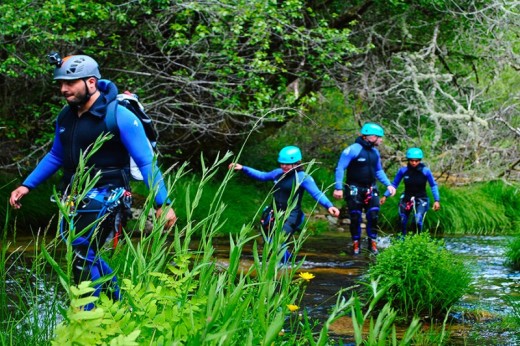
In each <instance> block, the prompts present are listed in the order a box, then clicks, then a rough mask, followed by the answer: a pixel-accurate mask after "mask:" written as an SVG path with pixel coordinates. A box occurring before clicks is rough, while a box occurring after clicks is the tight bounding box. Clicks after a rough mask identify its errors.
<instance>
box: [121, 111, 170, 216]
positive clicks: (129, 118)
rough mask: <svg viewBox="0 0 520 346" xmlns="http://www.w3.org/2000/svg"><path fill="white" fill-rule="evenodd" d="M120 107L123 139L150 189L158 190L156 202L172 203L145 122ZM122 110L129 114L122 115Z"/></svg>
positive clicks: (159, 204) (159, 203)
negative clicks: (144, 126) (146, 131)
mask: <svg viewBox="0 0 520 346" xmlns="http://www.w3.org/2000/svg"><path fill="white" fill-rule="evenodd" d="M118 107H119V108H118V109H117V112H118V116H117V126H118V128H119V133H120V134H121V141H122V142H123V145H124V146H125V147H126V149H127V150H128V153H129V154H130V156H131V157H132V158H133V159H134V161H135V163H136V164H137V166H138V167H139V170H140V171H141V174H142V175H143V177H144V183H145V184H146V186H147V187H148V189H150V190H151V189H153V190H155V191H156V196H155V203H156V204H157V205H158V206H162V205H163V204H164V203H171V201H170V200H169V199H168V189H167V188H166V185H165V183H164V179H163V175H162V173H161V170H160V169H159V167H158V166H157V162H156V160H154V153H153V150H152V148H151V147H150V144H149V142H148V138H147V137H146V133H145V132H144V128H143V124H141V121H140V120H139V119H137V117H136V116H135V115H134V114H133V113H132V112H130V111H129V110H128V109H126V108H124V107H122V106H118ZM122 112H126V113H128V114H125V115H124V116H121V113H122Z"/></svg>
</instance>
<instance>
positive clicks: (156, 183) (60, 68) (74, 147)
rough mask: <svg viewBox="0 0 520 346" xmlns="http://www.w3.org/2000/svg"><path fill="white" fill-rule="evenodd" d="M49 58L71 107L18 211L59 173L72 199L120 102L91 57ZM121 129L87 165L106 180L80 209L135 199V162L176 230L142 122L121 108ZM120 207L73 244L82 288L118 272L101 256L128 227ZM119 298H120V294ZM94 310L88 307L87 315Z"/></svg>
mask: <svg viewBox="0 0 520 346" xmlns="http://www.w3.org/2000/svg"><path fill="white" fill-rule="evenodd" d="M48 58H49V61H50V62H51V63H52V64H53V65H54V66H55V68H54V79H55V80H56V81H58V83H59V87H60V92H61V95H62V96H63V97H64V98H65V100H66V101H67V105H66V106H65V107H64V108H63V109H62V111H61V112H60V114H59V115H58V119H57V121H56V127H55V136H54V142H53V145H52V148H51V150H50V151H49V152H48V153H47V154H46V155H45V157H44V158H43V159H42V160H41V161H40V163H39V164H38V165H37V166H36V168H35V169H34V170H33V171H32V172H31V173H30V174H29V176H28V177H27V178H26V179H25V180H24V182H23V183H22V185H21V186H19V187H18V188H16V189H15V190H14V191H13V192H12V193H11V197H10V200H9V202H10V204H11V206H12V207H13V208H15V209H18V208H20V207H21V203H20V200H21V199H22V198H23V197H24V196H25V195H27V194H28V193H29V192H30V191H31V190H32V189H34V188H36V187H37V186H38V185H39V184H41V183H42V182H43V181H45V180H46V179H48V178H49V177H50V176H52V175H53V174H54V173H56V172H57V171H58V170H59V169H62V171H63V179H62V185H63V186H62V191H63V193H64V194H67V190H68V187H69V185H70V183H71V181H72V179H73V177H74V174H75V173H76V170H77V167H78V164H79V162H80V160H81V155H82V153H85V152H86V151H87V150H88V149H89V147H90V146H91V145H92V144H93V143H94V142H95V141H96V139H98V138H99V137H100V136H102V135H103V134H104V133H108V132H110V131H109V130H108V128H107V124H106V123H105V120H104V118H105V115H106V112H107V106H108V105H109V104H110V103H111V102H113V101H114V100H116V96H117V94H118V90H117V87H116V86H115V85H114V84H113V83H105V85H109V87H108V88H106V89H105V90H102V88H100V87H99V85H100V84H101V83H100V79H101V74H100V72H99V66H98V64H97V62H96V61H95V60H94V59H92V58H91V57H90V56H87V55H82V54H79V55H71V56H67V57H65V58H63V59H62V58H61V57H60V56H59V54H57V53H51V54H49V56H48ZM105 82H106V81H105ZM117 126H118V128H119V134H118V135H114V136H113V137H112V138H111V139H110V140H108V141H106V142H104V143H103V145H102V146H101V147H100V149H99V150H98V151H97V152H96V153H94V154H93V155H92V156H91V157H90V158H89V161H88V162H87V167H88V168H92V172H93V173H97V172H99V173H100V179H99V181H98V182H97V184H96V186H95V187H94V189H92V190H91V191H89V193H88V196H89V198H88V202H87V201H86V200H87V198H86V199H85V200H83V201H76V203H77V204H78V206H77V208H76V209H78V210H79V209H80V204H81V207H83V208H86V209H91V208H92V207H93V205H96V207H99V206H106V203H107V200H109V198H112V197H113V196H115V193H116V191H124V193H123V192H120V196H123V195H124V194H125V193H128V194H129V191H130V184H129V180H130V178H129V162H130V156H131V157H132V158H133V159H134V160H135V161H136V163H137V165H138V166H139V169H140V171H141V173H142V175H143V177H145V179H144V181H145V183H146V184H147V186H148V188H150V189H153V190H154V191H157V194H156V197H155V203H156V206H157V211H156V215H157V217H159V216H161V214H163V213H166V214H165V220H166V221H165V227H166V228H170V227H172V226H173V225H174V223H175V221H176V215H175V212H174V210H173V209H172V208H171V207H170V206H169V204H170V199H169V198H168V190H167V188H166V186H165V184H164V181H163V177H162V174H161V172H160V170H159V169H158V167H157V165H156V163H155V160H154V154H153V152H152V149H151V148H150V147H149V145H148V144H147V143H148V140H147V137H146V134H145V132H144V129H143V126H142V124H141V122H140V121H139V120H138V119H137V117H136V116H135V115H134V114H133V113H132V112H130V111H129V110H127V109H126V108H125V107H123V106H119V105H118V106H117ZM146 177H147V178H146ZM118 196H119V195H118ZM96 201H97V204H96ZM122 204H123V203H121V205H122ZM118 205H119V201H118V200H117V199H114V206H118ZM114 206H110V207H108V208H106V210H108V211H110V212H109V213H108V216H107V217H105V218H103V219H102V220H103V221H102V222H100V224H99V225H98V230H96V231H95V232H94V231H92V232H87V233H86V235H84V236H83V237H79V238H82V239H76V240H74V242H73V244H72V245H73V248H74V252H75V260H74V268H73V273H74V279H75V281H76V283H79V282H81V281H84V280H91V281H95V280H96V279H98V278H100V277H102V276H104V275H108V274H111V272H112V270H111V268H110V267H109V266H108V264H107V263H106V262H104V261H103V260H102V259H101V258H100V256H99V255H98V250H99V248H100V247H101V246H102V245H103V244H104V243H105V241H106V240H107V239H108V238H109V237H110V236H111V235H112V234H113V233H114V231H115V229H114V228H120V227H122V225H121V223H122V222H123V223H124V221H122V220H124V217H122V216H121V213H122V208H115V207H114ZM96 219H101V218H100V214H95V213H90V214H88V213H87V214H83V215H82V216H80V217H78V219H77V220H75V226H76V229H78V231H79V230H81V228H80V227H79V225H82V226H85V227H86V226H87V225H90V224H91V223H93V222H96ZM97 221H99V220H97ZM113 281H114V280H113ZM116 285H117V284H116ZM99 292H100V287H96V292H95V293H94V294H99ZM113 296H114V297H115V298H119V292H118V288H116V290H115V292H114V293H113ZM92 307H93V306H87V307H85V309H90V308H92Z"/></svg>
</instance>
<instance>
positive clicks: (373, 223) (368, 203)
mask: <svg viewBox="0 0 520 346" xmlns="http://www.w3.org/2000/svg"><path fill="white" fill-rule="evenodd" d="M345 170H347V178H346V184H345V185H344V184H343V179H344V176H345ZM335 177H336V179H335V185H334V188H335V189H336V190H342V189H344V198H345V201H346V203H347V206H348V210H349V214H350V234H351V236H352V240H359V239H361V214H362V212H363V211H365V214H366V219H367V225H366V232H367V235H368V237H369V238H370V239H373V240H375V239H376V238H377V220H378V216H379V193H378V190H377V186H376V179H377V180H379V181H380V182H381V183H382V184H384V185H385V186H388V185H390V180H389V179H388V177H387V176H386V174H385V172H384V170H383V166H382V165H381V157H380V155H379V151H378V150H377V149H376V148H374V146H373V145H372V144H371V143H369V142H368V141H365V140H364V139H363V138H362V137H358V138H357V139H356V141H355V143H354V144H352V145H350V146H349V147H347V148H346V149H345V150H343V152H342V153H341V155H340V158H339V161H338V165H337V166H336V173H335Z"/></svg>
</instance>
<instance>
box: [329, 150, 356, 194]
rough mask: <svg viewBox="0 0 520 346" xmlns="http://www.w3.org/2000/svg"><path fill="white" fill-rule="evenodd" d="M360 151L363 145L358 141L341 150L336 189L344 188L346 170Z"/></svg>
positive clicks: (337, 167)
mask: <svg viewBox="0 0 520 346" xmlns="http://www.w3.org/2000/svg"><path fill="white" fill-rule="evenodd" d="M360 151H361V145H359V144H358V143H354V144H352V145H350V146H348V147H347V148H346V149H345V150H343V151H342V152H341V155H340V157H339V161H338V165H337V166H336V174H335V178H336V179H335V183H334V188H335V189H336V190H343V179H344V177H345V170H346V169H347V167H348V165H349V164H350V161H352V160H353V159H355V158H356V157H358V155H359V152H360Z"/></svg>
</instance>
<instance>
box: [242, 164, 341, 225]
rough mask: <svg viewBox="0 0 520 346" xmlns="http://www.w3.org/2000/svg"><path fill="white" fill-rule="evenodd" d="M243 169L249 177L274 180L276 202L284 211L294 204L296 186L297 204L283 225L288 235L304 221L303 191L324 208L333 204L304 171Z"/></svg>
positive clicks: (279, 208) (280, 209)
mask: <svg viewBox="0 0 520 346" xmlns="http://www.w3.org/2000/svg"><path fill="white" fill-rule="evenodd" d="M242 171H243V172H244V173H245V174H246V175H247V176H249V177H251V178H253V179H256V180H259V181H274V183H275V186H274V193H273V194H274V196H273V197H274V203H275V205H276V208H277V209H278V210H279V211H284V210H286V209H287V208H288V206H291V205H292V201H290V198H291V193H292V191H293V187H295V188H296V190H295V191H294V194H293V196H292V197H293V201H294V199H296V205H295V206H294V209H292V211H291V214H290V215H289V217H288V218H287V221H286V222H285V223H284V225H283V230H284V232H285V233H286V234H287V235H292V234H293V233H294V232H296V231H297V230H298V229H299V227H300V226H301V224H302V223H303V218H304V214H303V211H302V209H301V204H302V198H303V193H304V192H305V191H307V192H308V193H309V194H310V195H311V196H312V198H314V199H315V200H316V201H318V203H319V204H320V205H322V206H323V207H324V208H326V209H329V208H330V207H332V206H333V204H332V202H331V201H330V200H329V199H328V198H327V196H325V194H324V193H323V192H321V191H320V189H319V188H318V186H317V185H316V182H315V181H314V179H313V178H312V177H311V176H310V175H308V174H306V173H305V172H303V171H297V170H295V169H293V170H291V171H289V172H287V173H285V174H284V172H283V170H282V169H281V168H277V169H275V170H272V171H270V172H262V171H259V170H256V169H254V168H251V167H247V166H243V167H242Z"/></svg>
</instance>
